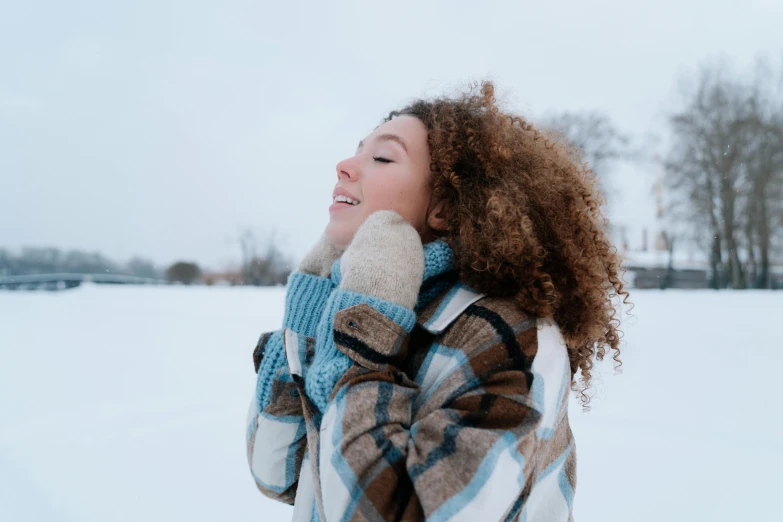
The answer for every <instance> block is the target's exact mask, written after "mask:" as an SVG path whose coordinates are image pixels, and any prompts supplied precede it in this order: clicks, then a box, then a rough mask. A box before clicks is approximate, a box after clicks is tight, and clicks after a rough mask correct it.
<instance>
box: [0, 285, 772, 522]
mask: <svg viewBox="0 0 783 522" xmlns="http://www.w3.org/2000/svg"><path fill="white" fill-rule="evenodd" d="M633 300H634V301H635V303H636V308H635V310H634V312H633V313H634V314H635V316H636V317H635V319H631V320H630V321H629V322H628V323H627V324H626V325H625V328H624V329H625V331H626V336H625V341H626V346H625V352H624V355H623V360H624V364H625V366H624V371H623V373H622V375H619V376H614V375H613V372H612V369H611V367H610V366H609V365H606V368H605V375H604V376H603V377H602V379H601V382H599V383H598V386H597V389H596V391H597V396H596V398H595V399H594V401H593V409H592V411H591V412H590V413H588V414H584V413H582V412H581V410H580V409H579V407H578V405H577V404H576V402H574V403H573V404H572V407H571V413H570V415H571V419H572V425H573V430H574V433H575V436H576V439H577V448H578V455H579V459H578V487H577V495H576V506H575V516H576V519H577V521H602V522H610V521H623V522H625V521H628V520H634V521H646V520H649V521H656V522H657V521H662V520H665V521H667V522H671V521H688V522H691V521H696V520H705V521H735V520H754V521H762V520H779V518H777V517H778V516H779V512H780V501H779V496H778V495H779V494H780V490H781V486H783V479H781V477H780V473H781V469H783V442H782V441H783V421H781V420H780V414H779V410H780V403H779V400H780V399H779V397H780V393H778V390H779V370H780V367H781V364H783V349H781V348H783V342H781V340H780V334H779V333H778V331H777V330H775V328H776V327H777V326H778V325H779V324H780V322H781V320H783V292H778V293H754V292H744V293H730V292H721V293H714V292H709V291H704V292H675V291H670V292H665V293H661V292H656V291H648V292H641V291H639V292H634V294H633ZM282 303H283V290H282V289H267V290H265V289H249V288H240V289H229V288H210V289H207V288H165V287H160V288H155V287H149V288H145V287H95V286H88V287H86V288H80V289H77V290H72V291H66V292H58V293H21V292H18V293H12V292H0V357H1V359H0V419H2V421H1V422H2V424H0V520H2V521H14V522H17V521H20V522H21V521H32V520H35V521H38V520H46V521H47V522H54V521H71V522H86V521H95V522H107V521H142V520H143V521H158V520H160V521H164V520H165V521H179V520H188V521H210V522H212V521H245V520H263V521H275V520H288V519H289V517H290V514H291V510H290V508H289V507H287V506H283V505H280V504H277V503H275V502H272V501H270V500H267V499H266V498H265V497H263V496H262V495H261V494H260V493H258V492H257V490H256V489H255V486H254V485H253V481H252V479H251V478H250V475H249V472H248V470H247V464H246V460H245V448H244V422H245V414H246V409H247V405H248V401H249V397H250V394H251V392H252V389H253V385H254V373H253V369H252V362H251V352H252V348H253V346H254V344H255V340H256V338H257V336H258V334H259V333H260V332H261V331H263V330H265V329H273V328H276V327H277V326H278V325H279V323H280V321H281V319H282Z"/></svg>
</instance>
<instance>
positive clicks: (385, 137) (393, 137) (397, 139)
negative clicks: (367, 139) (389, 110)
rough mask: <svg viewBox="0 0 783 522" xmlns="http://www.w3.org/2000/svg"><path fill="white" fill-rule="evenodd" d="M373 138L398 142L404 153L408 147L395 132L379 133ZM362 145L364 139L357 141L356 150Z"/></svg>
mask: <svg viewBox="0 0 783 522" xmlns="http://www.w3.org/2000/svg"><path fill="white" fill-rule="evenodd" d="M375 140H376V141H394V142H397V143H399V144H400V147H402V148H403V150H404V151H405V152H406V153H407V152H408V147H407V146H406V145H405V142H404V141H402V138H400V137H399V136H397V135H396V134H381V135H380V136H378V137H377V138H375ZM362 147H364V140H362V141H360V142H359V146H358V147H357V150H358V149H361V148H362Z"/></svg>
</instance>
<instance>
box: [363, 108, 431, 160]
mask: <svg viewBox="0 0 783 522" xmlns="http://www.w3.org/2000/svg"><path fill="white" fill-rule="evenodd" d="M384 134H394V135H397V136H399V137H400V138H401V139H402V140H403V141H404V142H405V145H406V146H407V147H408V152H411V153H413V152H414V151H418V152H424V151H427V150H428V146H427V127H425V126H424V123H422V122H421V120H419V119H418V118H416V117H414V116H398V117H397V118H394V119H393V120H391V121H387V122H385V123H383V124H381V125H379V126H378V127H376V128H375V130H373V131H372V132H371V133H370V135H369V136H367V138H365V139H364V140H362V141H363V142H364V143H368V142H369V141H371V140H374V139H376V138H377V137H379V136H383V135H384Z"/></svg>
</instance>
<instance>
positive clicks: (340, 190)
mask: <svg viewBox="0 0 783 522" xmlns="http://www.w3.org/2000/svg"><path fill="white" fill-rule="evenodd" d="M337 196H345V197H346V198H350V199H352V200H353V201H356V204H357V205H358V204H359V203H361V200H360V199H359V198H357V197H356V196H354V195H353V194H351V193H350V192H348V191H347V190H345V189H344V188H342V187H336V188H335V189H334V192H332V201H334V198H336V197H337ZM346 205H350V203H346ZM351 206H355V205H351Z"/></svg>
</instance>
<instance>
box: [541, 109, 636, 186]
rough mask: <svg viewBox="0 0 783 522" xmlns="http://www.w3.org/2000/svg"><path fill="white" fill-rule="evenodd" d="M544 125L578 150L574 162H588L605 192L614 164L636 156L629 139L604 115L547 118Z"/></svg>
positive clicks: (580, 113) (574, 113)
mask: <svg viewBox="0 0 783 522" xmlns="http://www.w3.org/2000/svg"><path fill="white" fill-rule="evenodd" d="M542 125H543V127H544V128H545V129H547V130H549V131H550V133H552V135H554V136H555V137H557V138H558V139H561V140H564V141H566V142H567V143H569V144H571V145H572V146H574V147H575V148H576V150H575V152H576V154H577V156H576V157H575V158H574V159H575V160H576V161H578V162H582V161H585V162H587V164H588V165H589V166H590V168H591V169H592V170H593V172H595V173H596V175H597V176H598V179H599V182H600V183H601V187H602V189H604V190H606V188H607V187H606V174H607V170H608V168H609V166H610V164H611V163H612V162H614V161H617V160H621V159H628V158H630V157H632V155H633V153H632V152H631V150H630V146H629V143H630V140H629V138H628V136H626V135H625V134H624V133H622V132H620V131H619V130H618V129H617V127H616V126H615V125H614V123H613V122H612V120H611V119H610V118H609V117H608V116H607V115H605V114H603V113H600V112H584V113H582V112H563V113H561V114H557V115H552V116H549V117H547V118H544V120H543V122H542Z"/></svg>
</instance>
